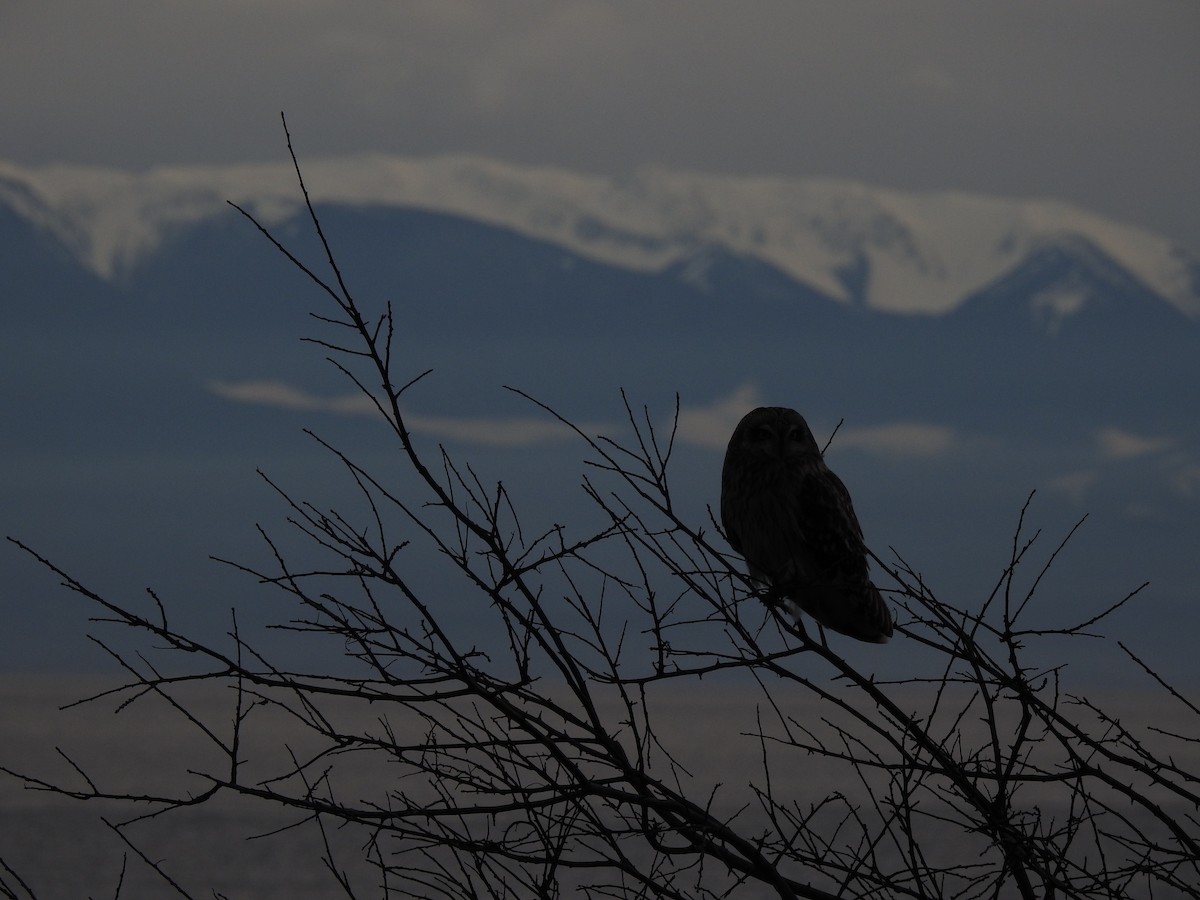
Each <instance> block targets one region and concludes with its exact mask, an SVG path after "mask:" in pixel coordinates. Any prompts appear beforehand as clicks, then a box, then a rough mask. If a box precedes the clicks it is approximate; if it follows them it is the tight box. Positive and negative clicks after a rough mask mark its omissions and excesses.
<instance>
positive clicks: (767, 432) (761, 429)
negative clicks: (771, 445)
mask: <svg viewBox="0 0 1200 900" xmlns="http://www.w3.org/2000/svg"><path fill="white" fill-rule="evenodd" d="M752 435H753V437H754V439H755V440H756V441H773V440H775V431H774V429H772V428H771V426H770V425H759V426H758V427H757V428H755V429H754V431H753V432H752Z"/></svg>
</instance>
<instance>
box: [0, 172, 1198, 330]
mask: <svg viewBox="0 0 1200 900" xmlns="http://www.w3.org/2000/svg"><path fill="white" fill-rule="evenodd" d="M303 171H304V174H305V178H306V182H307V183H308V188H309V191H310V194H311V196H312V198H313V200H314V201H316V202H324V203H331V204H337V205H339V206H343V207H356V206H357V207H363V208H368V207H385V208H396V207H403V208H411V209H414V210H425V211H429V212H437V213H443V214H446V215H455V216H460V217H463V218H466V219H470V220H474V221H478V222H482V223H485V224H489V225H493V226H498V227H503V228H507V229H509V230H512V231H514V232H516V233H517V234H519V235H522V236H524V237H527V238H534V239H537V240H542V241H547V242H549V243H551V244H556V245H558V246H560V247H562V248H564V249H566V250H570V251H572V252H573V253H576V254H578V255H580V256H582V257H585V258H588V259H591V260H593V261H596V262H600V263H604V264H606V265H610V266H614V267H617V268H622V269H626V270H630V271H641V272H656V273H657V272H664V271H667V270H676V271H679V272H683V273H687V272H689V271H691V272H696V271H698V270H700V269H702V268H703V261H704V259H705V258H706V257H707V256H711V255H712V254H714V253H719V254H724V255H726V256H730V257H737V258H743V259H747V260H753V261H755V262H757V263H760V264H763V265H766V266H769V267H771V268H772V269H774V270H776V271H778V272H780V273H783V274H785V275H786V276H788V277H790V278H792V279H794V280H795V281H797V282H799V283H801V284H804V285H805V286H807V287H808V288H810V289H812V290H813V291H815V292H817V293H820V294H823V295H826V296H829V297H831V298H833V299H834V300H836V301H837V302H839V303H842V304H844V305H846V306H849V307H862V308H866V309H869V310H873V311H879V312H889V313H898V314H902V315H914V314H916V315H920V314H925V315H941V314H945V313H949V312H952V311H954V310H956V309H958V308H960V307H961V306H962V305H963V303H965V302H966V301H967V300H968V299H970V298H972V297H974V296H976V295H978V294H980V293H981V292H983V291H985V290H986V289H987V288H988V287H989V286H990V285H992V284H994V283H996V282H998V281H1001V280H1003V279H1004V277H1005V276H1007V275H1009V274H1011V273H1013V272H1014V271H1017V270H1019V269H1020V268H1021V267H1022V266H1023V265H1025V264H1026V263H1027V261H1028V259H1029V258H1030V257H1031V256H1033V255H1036V254H1038V253H1041V252H1043V250H1044V248H1045V246H1046V245H1047V244H1058V245H1064V244H1066V245H1067V246H1070V243H1071V239H1073V238H1081V239H1082V243H1078V242H1077V243H1076V245H1075V246H1077V247H1078V248H1082V249H1080V252H1081V253H1086V254H1090V255H1092V256H1094V255H1095V254H1097V253H1099V254H1100V255H1103V256H1106V257H1108V258H1109V259H1110V260H1111V262H1112V264H1113V265H1115V266H1116V267H1118V268H1119V269H1121V270H1123V271H1124V272H1125V273H1126V274H1127V276H1128V278H1130V279H1132V281H1133V282H1136V283H1138V284H1140V285H1142V286H1143V287H1144V288H1145V291H1146V292H1147V293H1148V294H1153V295H1157V296H1158V297H1160V298H1162V299H1163V300H1164V301H1166V302H1167V303H1169V304H1170V305H1171V306H1173V307H1174V308H1175V309H1176V310H1178V311H1179V312H1180V313H1182V314H1183V315H1185V316H1186V317H1188V318H1189V319H1192V320H1198V319H1200V261H1198V260H1195V259H1193V258H1192V257H1191V256H1190V255H1189V254H1187V253H1186V252H1185V251H1183V250H1182V249H1181V248H1179V247H1178V246H1176V245H1173V244H1172V243H1171V242H1170V241H1169V240H1167V239H1166V238H1162V237H1160V236H1158V235H1154V234H1151V233H1150V232H1147V231H1144V230H1142V229H1138V228H1134V227H1132V226H1128V225H1124V224H1121V223H1117V222H1113V221H1111V220H1108V219H1104V218H1102V217H1100V216H1096V215H1094V214H1092V213H1089V212H1086V211H1084V210H1079V209H1076V208H1074V207H1071V206H1069V205H1067V204H1063V203H1060V202H1057V201H1044V200H1007V199H1002V198H994V197H985V196H980V195H971V194H965V193H962V192H941V193H929V194H916V193H904V192H900V191H895V190H891V189H886V188H873V187H868V186H865V185H862V184H858V183H854V182H846V181H835V180H830V179H801V178H768V177H742V176H715V175H699V174H691V173H682V172H674V171H670V170H666V169H644V170H641V171H639V172H636V173H633V174H630V175H628V176H624V177H620V178H605V177H601V176H594V175H585V174H580V173H575V172H567V171H564V170H556V169H544V168H531V167H520V166H515V165H510V164H507V163H501V162H498V161H495V160H486V159H479V158H473V157H437V158H432V159H427V160H413V159H406V158H402V157H385V156H370V157H357V158H343V159H325V160H316V161H313V162H311V163H305V164H303ZM227 200H231V201H233V202H236V203H238V204H239V205H242V206H245V207H247V208H249V209H250V210H251V211H252V212H253V213H254V214H255V215H256V216H258V217H260V218H261V219H262V220H264V221H265V222H266V223H268V224H276V223H281V222H284V221H286V220H288V219H289V218H291V217H293V216H295V215H296V214H297V213H298V212H300V211H301V203H302V200H301V195H300V191H299V188H298V186H297V185H296V183H295V174H294V172H293V171H292V170H291V167H290V165H288V164H282V163H280V164H273V163H272V164H247V165H229V166H192V167H172V168H162V169H155V170H151V171H150V172H146V173H142V174H131V173H127V172H120V171H117V170H112V169H98V168H87V167H79V166H45V167H41V168H37V169H32V168H22V167H18V166H15V165H14V164H11V163H0V203H4V204H6V205H8V206H10V207H12V208H13V209H15V210H16V211H17V212H18V213H19V214H21V215H24V216H26V217H27V218H30V219H31V220H33V221H35V224H37V225H38V226H39V227H41V228H44V229H46V230H49V231H51V232H53V233H55V234H57V235H58V236H59V239H60V240H61V241H62V243H63V245H64V246H66V247H68V248H70V249H71V250H72V252H74V253H75V254H77V256H79V258H80V259H81V260H82V261H83V262H84V263H85V264H86V265H87V267H88V268H90V269H92V270H93V271H94V272H96V273H97V274H99V275H100V276H101V277H103V278H106V279H108V280H114V279H119V278H120V277H121V276H122V273H124V272H127V271H128V270H129V269H130V268H131V267H136V266H137V265H138V264H139V263H141V262H143V261H144V260H145V259H146V258H147V257H149V256H152V255H153V254H154V252H156V250H157V249H158V248H159V247H160V246H161V245H162V243H163V241H164V240H166V239H167V238H168V237H169V236H170V235H171V234H172V233H174V232H176V231H178V230H179V229H184V230H186V229H188V228H190V227H194V226H196V225H197V224H200V223H203V222H206V221H210V220H212V219H213V218H214V217H217V216H219V215H220V214H221V213H223V212H227V211H228V209H229V207H228V205H227V203H226V201H227Z"/></svg>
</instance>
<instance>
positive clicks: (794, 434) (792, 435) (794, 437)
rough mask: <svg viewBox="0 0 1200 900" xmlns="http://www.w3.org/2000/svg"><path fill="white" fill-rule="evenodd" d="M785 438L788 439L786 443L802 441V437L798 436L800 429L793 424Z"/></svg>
mask: <svg viewBox="0 0 1200 900" xmlns="http://www.w3.org/2000/svg"><path fill="white" fill-rule="evenodd" d="M787 439H788V443H797V444H799V443H801V442H802V441H803V438H802V437H801V436H800V429H799V428H796V427H795V426H793V427H791V428H789V429H788V433H787Z"/></svg>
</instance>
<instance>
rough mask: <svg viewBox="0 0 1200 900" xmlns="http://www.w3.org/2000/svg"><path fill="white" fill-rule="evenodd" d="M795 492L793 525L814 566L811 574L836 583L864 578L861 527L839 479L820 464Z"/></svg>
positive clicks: (864, 555)
mask: <svg viewBox="0 0 1200 900" xmlns="http://www.w3.org/2000/svg"><path fill="white" fill-rule="evenodd" d="M796 493H797V496H796V503H795V505H794V507H793V510H794V514H795V521H796V529H797V531H798V533H799V535H800V539H801V541H802V542H803V544H804V547H805V551H806V553H805V555H806V556H808V557H809V560H810V564H811V566H812V568H813V570H814V571H812V572H811V573H810V577H812V578H814V579H816V580H822V581H824V580H829V581H833V582H836V583H855V582H859V581H865V580H866V578H867V561H866V545H865V544H864V543H863V536H862V527H861V526H860V525H859V524H858V516H856V515H855V514H854V505H853V504H852V503H851V502H850V492H849V491H848V490H846V486H845V485H844V484H843V483H842V480H841V479H840V478H838V477H837V475H835V474H834V473H833V472H831V471H829V469H827V468H824V467H822V469H821V470H819V471H816V472H812V473H810V474H808V475H807V476H806V477H805V478H803V479H801V481H800V484H799V486H798V490H797V492H796Z"/></svg>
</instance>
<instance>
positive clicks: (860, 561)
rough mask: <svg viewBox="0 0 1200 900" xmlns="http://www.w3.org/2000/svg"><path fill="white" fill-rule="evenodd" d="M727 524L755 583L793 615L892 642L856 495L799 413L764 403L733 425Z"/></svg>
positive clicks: (725, 486)
mask: <svg viewBox="0 0 1200 900" xmlns="http://www.w3.org/2000/svg"><path fill="white" fill-rule="evenodd" d="M721 523H722V525H723V526H724V527H725V535H726V537H727V538H728V539H729V544H730V546H731V547H733V549H734V550H736V551H737V552H738V553H740V554H742V556H744V557H745V559H746V563H747V565H748V566H749V569H750V577H751V578H753V579H754V580H755V581H758V582H762V583H764V584H766V585H767V587H768V589H769V594H768V597H770V598H773V599H774V600H775V602H782V603H783V604H784V606H785V608H787V609H788V611H789V612H791V613H792V615H793V616H796V617H798V616H799V610H803V611H804V612H806V613H808V614H809V615H810V616H812V617H813V618H814V619H816V620H817V621H818V622H820V623H821V624H822V625H824V626H825V627H826V628H832V629H833V630H834V631H839V632H841V633H842V634H847V635H850V637H854V638H858V639H859V640H860V641H871V642H873V643H876V644H882V643H884V642H885V641H886V640H887V639H888V638H889V637H891V635H892V616H891V613H890V612H889V611H888V608H887V605H886V604H885V603H884V601H883V597H882V596H881V595H880V593H879V590H878V588H876V587H875V585H873V584H872V583H871V580H870V578H869V577H868V575H867V547H866V544H864V543H863V536H862V528H860V527H859V524H858V517H857V516H855V515H854V507H853V506H852V505H851V503H850V493H849V492H848V491H847V490H846V486H845V485H844V484H842V481H841V479H840V478H838V477H837V476H836V475H834V474H833V472H831V471H830V470H829V467H828V466H827V465H825V461H824V460H823V459H821V451H820V450H819V449H818V447H817V442H816V440H815V439H814V438H813V434H812V431H811V430H809V427H808V423H807V422H805V421H804V417H803V416H801V415H800V413H798V412H796V411H795V410H794V409H787V408H786V407H782V406H760V407H759V408H758V409H756V410H753V411H752V412H749V413H747V414H746V416H745V417H744V418H743V419H742V421H741V422H739V423H738V426H737V428H735V429H734V432H733V437H731V438H730V439H729V448H728V449H727V450H726V451H725V465H724V467H723V469H722V470H721ZM789 601H790V602H789Z"/></svg>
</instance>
